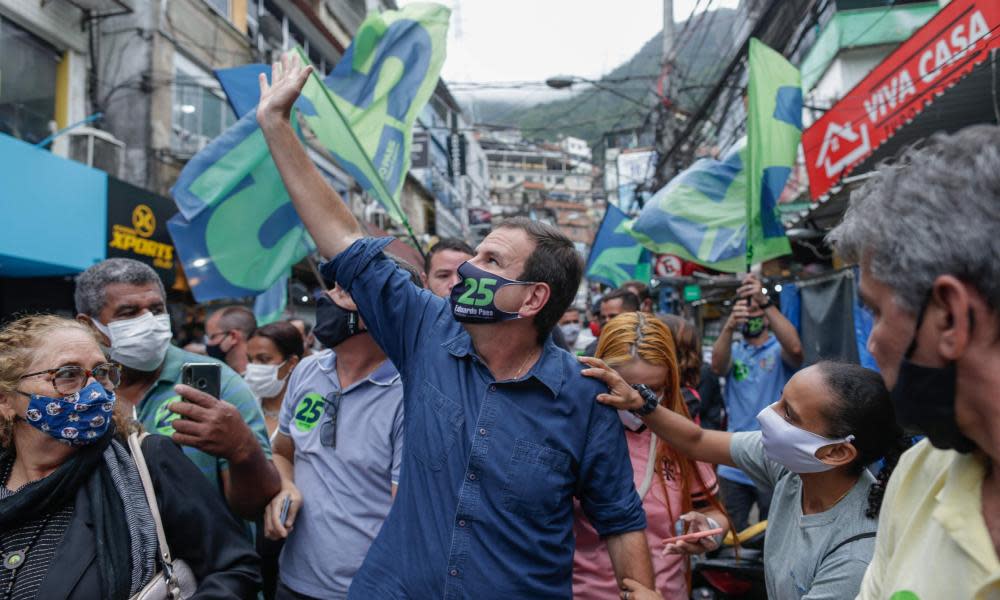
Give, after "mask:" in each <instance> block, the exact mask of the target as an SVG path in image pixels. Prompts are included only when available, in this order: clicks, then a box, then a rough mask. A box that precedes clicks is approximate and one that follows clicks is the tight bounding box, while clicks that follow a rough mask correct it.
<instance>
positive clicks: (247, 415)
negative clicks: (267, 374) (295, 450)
mask: <svg viewBox="0 0 1000 600" xmlns="http://www.w3.org/2000/svg"><path fill="white" fill-rule="evenodd" d="M221 392H222V394H221V395H222V398H223V399H224V400H225V401H226V402H228V403H230V404H232V405H233V406H235V407H236V409H237V410H239V411H240V416H241V417H243V422H244V423H246V424H247V427H249V428H250V431H252V432H253V436H254V437H255V438H257V442H258V443H259V444H260V447H261V449H263V450H264V456H266V457H267V458H271V442H270V440H269V439H268V436H267V423H266V422H265V421H264V413H262V412H261V410H260V404H259V403H258V402H257V397H256V396H254V395H253V392H251V391H250V387H249V386H247V384H246V382H245V381H243V378H242V377H240V376H239V375H237V374H236V372H235V371H233V370H232V369H229V368H228V367H226V366H223V367H222V390H221ZM219 468H220V469H221V470H223V471H224V470H226V469H228V468H229V462H228V461H226V460H225V459H219Z"/></svg>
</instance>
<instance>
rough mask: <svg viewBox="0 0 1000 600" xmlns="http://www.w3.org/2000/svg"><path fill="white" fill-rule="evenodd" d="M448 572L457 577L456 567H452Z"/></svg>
mask: <svg viewBox="0 0 1000 600" xmlns="http://www.w3.org/2000/svg"><path fill="white" fill-rule="evenodd" d="M449 574H450V575H451V576H452V577H458V569H452V570H451V571H449Z"/></svg>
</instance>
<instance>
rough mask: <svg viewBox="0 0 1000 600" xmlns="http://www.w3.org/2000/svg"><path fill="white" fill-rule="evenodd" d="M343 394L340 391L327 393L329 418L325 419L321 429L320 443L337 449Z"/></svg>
mask: <svg viewBox="0 0 1000 600" xmlns="http://www.w3.org/2000/svg"><path fill="white" fill-rule="evenodd" d="M342 397H343V394H342V393H340V392H330V393H329V394H327V396H326V398H325V400H326V414H327V415H329V417H330V418H329V419H327V420H326V421H323V425H322V426H320V429H319V443H320V444H322V445H324V446H326V447H327V448H333V449H334V450H336V449H337V413H338V412H339V411H340V399H341V398H342Z"/></svg>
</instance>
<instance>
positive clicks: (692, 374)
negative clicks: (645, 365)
mask: <svg viewBox="0 0 1000 600" xmlns="http://www.w3.org/2000/svg"><path fill="white" fill-rule="evenodd" d="M657 316H658V318H659V319H660V320H661V321H663V322H664V323H666V325H667V327H669V328H670V333H671V334H672V335H673V336H674V346H675V349H674V350H675V352H676V354H677V371H678V372H679V373H680V379H681V386H682V387H690V388H696V387H698V384H699V383H701V336H699V335H698V328H697V327H695V325H694V323H692V322H690V321H688V320H687V319H684V318H682V317H679V316H677V315H657Z"/></svg>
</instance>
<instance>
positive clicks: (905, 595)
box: [889, 590, 920, 600]
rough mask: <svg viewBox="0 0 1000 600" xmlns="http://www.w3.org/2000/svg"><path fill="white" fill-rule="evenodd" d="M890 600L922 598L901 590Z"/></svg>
mask: <svg viewBox="0 0 1000 600" xmlns="http://www.w3.org/2000/svg"><path fill="white" fill-rule="evenodd" d="M889 600H920V596H918V595H916V594H914V593H913V592H911V591H909V590H900V591H898V592H896V593H895V594H893V595H892V596H890V597H889Z"/></svg>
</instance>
